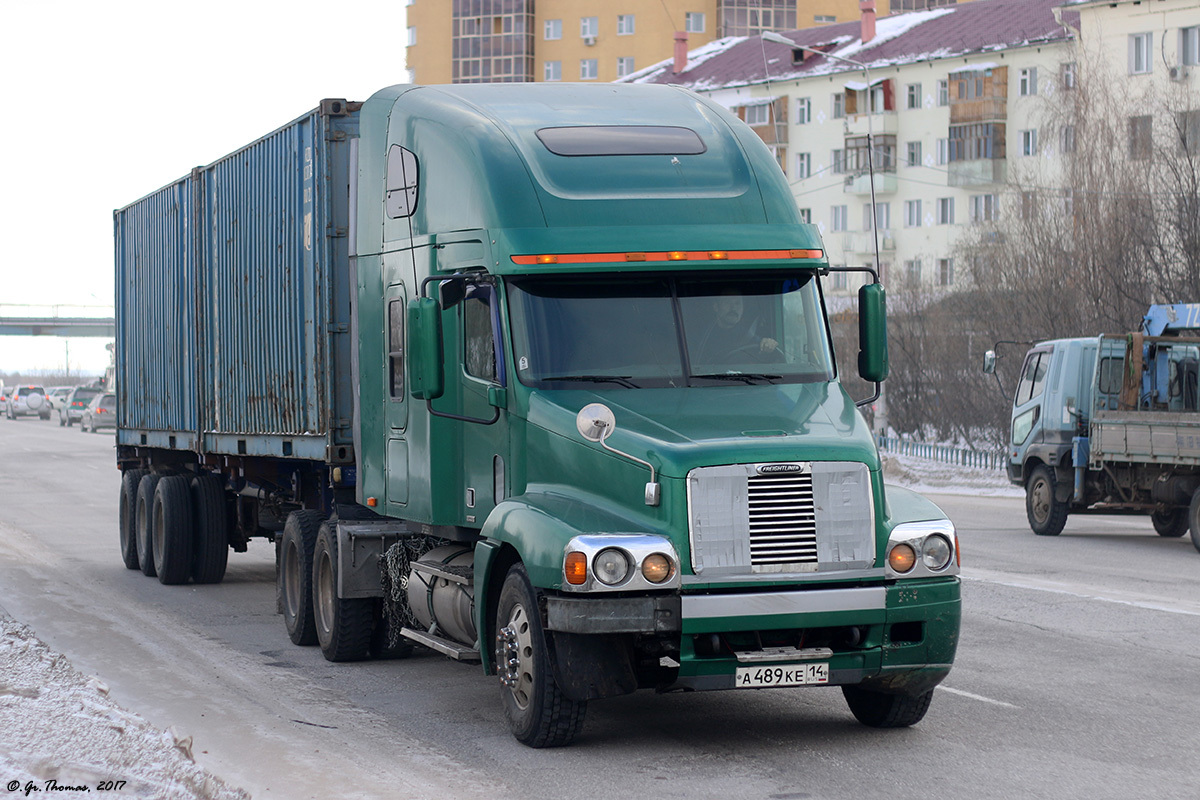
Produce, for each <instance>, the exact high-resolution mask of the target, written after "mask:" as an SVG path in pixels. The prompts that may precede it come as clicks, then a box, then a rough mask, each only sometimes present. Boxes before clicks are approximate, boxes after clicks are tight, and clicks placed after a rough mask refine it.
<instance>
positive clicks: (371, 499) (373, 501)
mask: <svg viewBox="0 0 1200 800" xmlns="http://www.w3.org/2000/svg"><path fill="white" fill-rule="evenodd" d="M367 505H369V506H370V507H371V508H374V507H375V506H377V505H379V501H378V500H376V499H375V498H374V497H368V498H367Z"/></svg>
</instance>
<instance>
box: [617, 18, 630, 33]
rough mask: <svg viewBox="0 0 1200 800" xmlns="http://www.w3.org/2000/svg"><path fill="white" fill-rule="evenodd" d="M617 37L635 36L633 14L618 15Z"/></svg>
mask: <svg viewBox="0 0 1200 800" xmlns="http://www.w3.org/2000/svg"><path fill="white" fill-rule="evenodd" d="M617 36H633V14H617Z"/></svg>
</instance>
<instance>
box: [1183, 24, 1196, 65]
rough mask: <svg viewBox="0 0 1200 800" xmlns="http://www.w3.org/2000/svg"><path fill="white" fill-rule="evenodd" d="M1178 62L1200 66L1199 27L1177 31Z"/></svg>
mask: <svg viewBox="0 0 1200 800" xmlns="http://www.w3.org/2000/svg"><path fill="white" fill-rule="evenodd" d="M1179 60H1180V61H1182V62H1183V63H1184V64H1200V27H1191V28H1180V29H1179Z"/></svg>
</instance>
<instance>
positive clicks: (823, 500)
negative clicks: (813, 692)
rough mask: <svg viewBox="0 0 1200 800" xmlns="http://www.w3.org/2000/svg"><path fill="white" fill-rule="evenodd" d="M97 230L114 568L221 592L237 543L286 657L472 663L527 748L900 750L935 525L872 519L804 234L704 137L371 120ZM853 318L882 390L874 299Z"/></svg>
mask: <svg viewBox="0 0 1200 800" xmlns="http://www.w3.org/2000/svg"><path fill="white" fill-rule="evenodd" d="M115 223H116V240H117V286H118V303H117V305H118V323H117V324H118V337H117V385H118V387H119V403H118V405H119V409H118V413H119V418H118V423H119V429H118V462H119V465H120V467H121V469H122V471H123V473H124V479H123V481H122V491H121V508H122V514H121V522H120V527H121V552H122V557H123V559H124V560H125V563H126V565H127V566H129V567H130V568H131V569H134V568H137V569H141V570H142V572H144V573H146V574H147V575H157V576H158V578H159V580H160V581H162V582H163V583H167V584H178V583H186V582H189V581H197V582H216V581H220V580H221V578H222V576H223V574H224V570H225V566H226V559H227V556H228V552H229V550H230V549H231V548H232V549H233V550H235V551H236V550H245V549H246V545H247V543H248V542H249V541H250V540H251V539H252V538H254V537H267V538H269V539H271V540H273V541H274V542H275V543H276V547H277V573H278V592H277V596H278V604H279V610H280V611H281V612H282V615H283V618H284V621H285V626H286V629H287V632H288V635H289V636H290V638H291V639H292V641H293V642H295V643H297V644H301V645H304V644H319V646H320V648H321V650H322V652H323V653H324V655H325V657H326V658H328V659H330V660H332V661H353V660H358V659H362V658H367V657H371V656H379V657H384V656H393V657H395V656H403V655H404V654H406V653H407V652H410V651H411V648H412V647H416V646H421V647H427V648H431V649H433V650H436V651H438V652H441V653H444V654H446V655H447V656H449V657H451V658H454V659H459V660H465V661H477V662H479V663H480V664H481V665H482V669H483V671H484V672H485V673H486V674H489V675H498V677H499V683H500V696H501V700H502V703H503V706H504V711H505V715H506V718H507V720H508V722H509V724H510V726H511V729H512V732H513V734H514V736H516V738H517V739H519V740H520V741H521V742H523V743H525V744H527V745H531V746H534V747H542V746H554V745H563V744H567V743H569V742H571V741H572V740H573V739H575V738H576V736H577V735H578V734H579V732H580V730H581V728H582V726H583V720H584V713H585V709H586V706H587V703H588V702H589V701H592V700H598V699H601V698H606V697H613V696H618V695H622V694H627V693H630V692H633V691H635V690H638V689H654V690H656V691H660V692H667V691H681V690H682V691H689V690H711V689H733V690H738V689H757V688H781V687H797V689H808V688H814V687H820V686H840V687H841V690H842V692H843V693H844V695H845V698H846V700H847V702H848V704H849V707H850V710H851V711H852V712H853V714H854V715H855V716H856V717H857V718H858V719H859V720H861V721H862V722H863V723H865V724H867V725H871V726H877V727H896V726H907V725H911V724H913V723H916V722H917V721H919V720H920V719H921V718H922V717H923V716H924V714H925V712H926V709H927V708H928V706H929V703H930V700H931V697H932V695H933V690H934V687H935V686H936V685H937V684H938V683H939V682H940V681H941V680H942V679H943V678H944V677H945V675H946V674H947V672H948V671H949V669H950V665H951V662H952V661H953V658H954V654H955V649H956V645H957V642H958V631H959V620H960V600H959V578H958V570H959V564H958V542H957V538H956V534H955V530H954V526H953V525H952V524H951V522H950V521H949V520H948V519H947V518H946V516H945V514H943V513H942V512H941V511H940V510H939V509H938V508H937V507H936V506H934V505H933V504H932V503H930V502H928V501H927V500H925V499H923V498H921V497H920V496H918V495H916V494H913V493H911V492H908V491H906V490H902V489H898V488H894V487H888V488H887V489H886V490H885V487H884V485H883V479H882V474H881V471H880V460H879V455H878V452H877V450H876V448H875V444H874V442H873V439H872V437H871V434H870V432H869V430H868V428H867V426H866V424H865V423H864V420H863V418H862V416H861V415H860V414H859V411H858V409H857V408H856V405H855V402H854V400H852V399H851V398H850V397H849V396H848V395H847V393H846V391H845V389H844V388H843V386H842V384H841V383H840V382H839V380H838V376H839V365H838V364H837V362H836V361H835V358H834V352H833V348H832V345H831V336H830V330H829V325H828V319H827V316H826V313H825V307H824V301H823V297H822V293H821V285H820V277H821V276H822V275H825V274H827V273H828V272H829V271H830V265H829V262H828V258H827V257H826V254H825V252H824V250H823V246H822V242H821V239H820V236H819V233H818V231H817V229H816V228H815V227H814V226H812V225H809V224H805V223H802V222H801V221H800V218H799V215H798V213H797V210H796V207H795V205H794V202H793V199H792V196H791V193H790V191H789V188H788V185H787V182H786V180H785V178H784V176H783V174H782V173H781V172H780V170H779V168H778V165H777V163H776V162H775V160H774V158H773V156H772V154H771V153H770V152H769V150H768V149H767V147H766V146H765V145H764V144H763V143H762V141H761V140H760V139H759V138H758V137H757V136H756V135H755V134H754V133H753V132H752V131H751V130H750V129H749V128H748V127H746V126H745V125H744V124H743V123H741V122H740V121H739V120H737V119H736V118H735V117H734V116H732V115H731V114H729V113H728V112H727V111H725V110H724V109H723V108H721V107H720V106H718V105H716V104H715V103H713V102H711V101H709V100H707V99H704V98H701V97H699V96H697V95H694V94H691V93H689V92H687V91H685V90H682V89H678V88H674V87H662V86H624V85H594V84H589V85H570V84H558V85H551V84H537V85H494V84H493V85H455V86H429V87H422V86H408V85H405V86H393V87H390V88H388V89H384V90H382V91H380V92H378V93H376V94H375V95H374V96H372V97H371V98H370V99H369V100H367V101H366V102H364V103H347V102H345V101H341V100H327V101H324V102H322V104H321V106H320V107H319V108H317V109H316V110H314V111H313V112H311V113H310V114H307V115H305V116H304V117H301V118H300V119H299V120H296V121H295V122H293V123H291V124H289V125H287V126H284V127H283V128H281V129H279V130H278V131H275V132H274V133H272V134H269V135H268V136H266V137H263V138H262V139H260V140H258V141H257V142H254V143H252V144H251V145H248V146H247V147H246V148H243V149H242V150H240V151H238V152H236V153H233V154H231V155H230V156H228V157H226V158H225V159H222V160H220V161H218V162H216V163H214V164H212V165H209V166H207V167H201V168H197V169H196V170H194V171H193V172H192V173H191V174H190V175H188V176H186V177H185V178H183V179H181V180H180V181H178V182H176V183H175V184H172V185H170V186H167V187H164V188H163V189H161V190H159V191H158V192H156V193H154V194H152V195H149V196H147V197H146V198H143V199H142V200H139V201H137V202H136V203H134V204H132V205H130V206H127V207H126V208H123V209H120V210H118V211H117V212H116V218H115ZM859 306H860V307H859V321H860V339H861V341H860V351H859V353H858V372H859V374H860V375H861V376H862V377H863V378H865V379H866V380H867V381H872V382H878V381H882V380H883V379H884V378H885V377H886V374H887V349H886V348H887V345H886V321H885V317H884V315H885V303H884V297H883V292H882V287H881V286H880V285H879V284H878V283H877V282H874V283H869V284H868V285H867V286H865V287H863V290H862V291H861V292H860V297H859Z"/></svg>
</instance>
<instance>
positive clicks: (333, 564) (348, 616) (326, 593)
mask: <svg viewBox="0 0 1200 800" xmlns="http://www.w3.org/2000/svg"><path fill="white" fill-rule="evenodd" d="M337 574H338V539H337V532H336V531H335V530H334V527H333V525H332V524H330V523H329V522H323V523H321V530H320V531H319V532H318V533H317V544H316V547H314V548H313V578H312V584H313V609H314V612H315V613H314V618H315V621H316V623H317V643H318V644H320V645H321V653H322V654H323V655H324V656H325V660H326V661H362V660H363V659H364V658H366V657H367V656H368V655H369V654H370V652H371V634H372V633H373V632H374V630H375V600H374V598H370V597H353V598H345V597H338V596H337Z"/></svg>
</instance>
